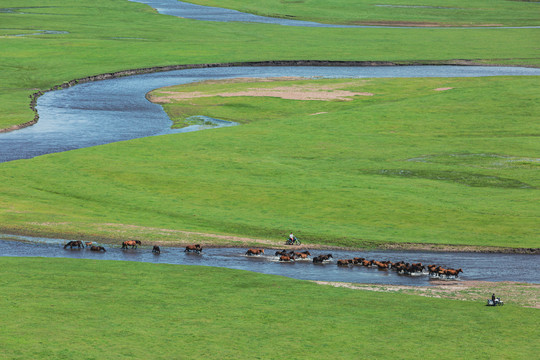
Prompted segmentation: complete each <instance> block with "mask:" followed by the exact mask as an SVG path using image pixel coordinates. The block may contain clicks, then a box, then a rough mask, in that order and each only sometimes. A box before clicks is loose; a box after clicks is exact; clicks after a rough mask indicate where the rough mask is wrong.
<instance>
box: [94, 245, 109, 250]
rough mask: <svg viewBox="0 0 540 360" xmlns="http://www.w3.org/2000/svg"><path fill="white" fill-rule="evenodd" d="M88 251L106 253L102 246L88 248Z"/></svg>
mask: <svg viewBox="0 0 540 360" xmlns="http://www.w3.org/2000/svg"><path fill="white" fill-rule="evenodd" d="M90 251H107V250H105V248H104V247H103V246H96V245H92V246H90Z"/></svg>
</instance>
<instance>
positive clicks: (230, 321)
mask: <svg viewBox="0 0 540 360" xmlns="http://www.w3.org/2000/svg"><path fill="white" fill-rule="evenodd" d="M276 265H279V264H276ZM0 284H1V288H2V296H1V297H0V316H1V318H2V329H3V331H2V332H0V347H1V348H2V355H1V357H2V358H6V359H171V358H175V359H202V358H204V359H283V358H284V357H287V358H291V359H314V358H327V357H331V358H337V359H350V358H357V357H360V356H362V357H366V358H381V357H385V358H387V357H392V358H400V359H410V358H417V357H421V358H424V359H435V358H437V359H450V358H467V359H486V358H504V359H525V358H534V357H535V355H536V354H537V353H538V344H537V342H535V341H533V339H536V338H538V336H539V335H540V334H539V332H538V326H537V323H538V321H537V320H538V314H537V310H535V309H527V308H520V307H517V306H513V305H505V306H504V307H498V308H489V307H486V306H485V305H484V301H477V302H470V301H456V300H445V299H433V298H424V297H418V296H411V295H402V294H384V293H375V292H365V291H358V290H350V289H344V288H332V287H328V286H321V285H316V284H314V283H310V282H306V281H299V280H293V279H288V278H283V277H278V276H269V275H262V274H256V273H250V272H243V271H238V270H229V269H221V268H211V267H198V266H178V265H155V264H145V263H135V262H112V261H94V260H69V259H32V258H22V259H17V258H0ZM487 296H489V294H486V297H487Z"/></svg>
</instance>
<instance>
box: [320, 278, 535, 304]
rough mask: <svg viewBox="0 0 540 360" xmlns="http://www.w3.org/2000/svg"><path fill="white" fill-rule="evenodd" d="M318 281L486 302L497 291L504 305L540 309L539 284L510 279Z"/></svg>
mask: <svg viewBox="0 0 540 360" xmlns="http://www.w3.org/2000/svg"><path fill="white" fill-rule="evenodd" d="M313 282H314V283H316V284H319V285H328V286H333V287H344V288H348V289H353V290H364V291H376V292H386V293H392V292H394V293H402V294H410V295H415V296H425V297H432V298H446V299H454V300H461V301H475V302H479V303H481V304H482V305H485V304H486V303H487V299H489V298H491V294H493V293H494V294H496V296H497V297H500V298H501V300H503V301H504V303H505V305H510V304H512V305H517V306H521V307H528V308H533V309H540V284H530V283H519V282H513V281H499V282H490V281H475V280H471V281H462V280H433V281H432V282H431V284H432V285H430V286H408V285H379V284H358V283H343V282H335V281H313Z"/></svg>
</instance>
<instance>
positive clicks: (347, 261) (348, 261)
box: [337, 259, 353, 266]
mask: <svg viewBox="0 0 540 360" xmlns="http://www.w3.org/2000/svg"><path fill="white" fill-rule="evenodd" d="M352 263H353V260H352V259H345V260H341V259H340V260H338V261H337V266H349V264H352Z"/></svg>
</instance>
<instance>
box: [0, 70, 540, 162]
mask: <svg viewBox="0 0 540 360" xmlns="http://www.w3.org/2000/svg"><path fill="white" fill-rule="evenodd" d="M501 75H510V76H521V75H536V76H538V75H540V69H535V68H520V67H497V66H372V67H337V66H336V67H332V66H249V67H215V68H203V69H188V70H176V71H168V72H157V73H152V74H144V75H136V76H126V77H120V78H116V79H110V80H103V81H95V82H89V83H82V84H78V85H75V86H73V87H70V88H67V89H62V90H56V91H50V92H47V93H45V94H44V95H43V96H41V97H40V98H39V99H38V102H37V106H36V108H37V111H38V113H39V121H38V123H37V124H35V125H33V126H29V127H27V128H24V129H21V130H18V131H12V132H9V133H0V162H5V161H11V160H17V159H28V158H32V157H35V156H38V155H44V154H49V153H55V152H62V151H67V150H73V149H78V148H84V147H89V146H96V145H102V144H107V143H112V142H116V141H124V140H131V139H136V138H141V137H146V136H155V135H164V134H172V133H179V132H189V131H195V130H200V129H201V127H200V126H190V127H187V128H184V129H177V130H172V129H171V125H172V122H171V120H170V119H169V117H168V116H167V114H166V113H165V112H164V111H163V108H162V107H161V106H160V105H157V104H153V103H151V102H149V101H148V100H147V99H146V98H145V95H146V93H148V92H149V91H151V90H153V89H156V88H160V87H164V86H171V85H177V84H186V83H191V82H196V81H202V80H213V79H227V78H235V77H280V76H296V77H306V78H321V77H324V78H379V77H386V78H388V77H394V78H395V77H400V78H407V77H478V76H501ZM202 115H204V114H202Z"/></svg>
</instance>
